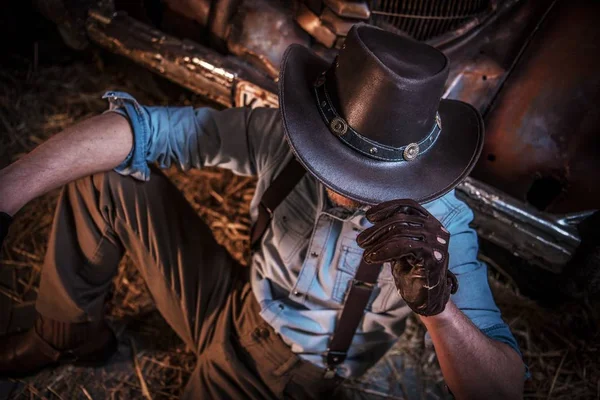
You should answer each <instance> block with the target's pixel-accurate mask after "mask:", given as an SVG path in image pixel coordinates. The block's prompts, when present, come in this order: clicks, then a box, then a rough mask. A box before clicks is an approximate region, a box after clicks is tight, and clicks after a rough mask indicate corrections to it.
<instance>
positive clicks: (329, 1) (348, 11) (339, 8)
mask: <svg viewBox="0 0 600 400" xmlns="http://www.w3.org/2000/svg"><path fill="white" fill-rule="evenodd" d="M323 2H324V3H325V5H326V6H327V7H329V8H330V9H331V10H332V11H333V12H334V13H336V14H337V15H339V16H340V17H344V18H354V19H362V20H367V19H369V17H370V16H371V11H370V9H369V5H368V4H367V2H366V1H362V0H354V1H346V0H323Z"/></svg>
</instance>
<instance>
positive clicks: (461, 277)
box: [445, 196, 529, 376]
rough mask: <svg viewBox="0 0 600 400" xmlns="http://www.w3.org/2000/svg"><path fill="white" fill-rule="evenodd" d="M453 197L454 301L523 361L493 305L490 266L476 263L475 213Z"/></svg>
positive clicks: (451, 263) (451, 265) (451, 262)
mask: <svg viewBox="0 0 600 400" xmlns="http://www.w3.org/2000/svg"><path fill="white" fill-rule="evenodd" d="M452 197H453V199H451V200H452V201H451V204H452V205H453V211H452V217H451V218H449V220H448V221H447V222H446V224H445V225H446V228H447V229H448V231H449V232H450V243H449V254H450V260H449V267H448V268H449V269H450V270H451V271H452V272H453V273H454V274H455V275H456V278H457V279H458V284H459V286H458V291H457V292H456V293H455V294H454V295H452V297H451V298H452V301H453V302H454V304H456V306H457V307H458V308H459V309H460V310H461V311H462V312H463V313H464V314H465V315H466V316H467V317H468V318H469V319H470V320H471V321H472V322H473V324H475V326H477V327H478V328H479V329H480V330H481V332H483V333H484V334H485V335H487V336H488V337H490V338H491V339H494V340H497V341H499V342H502V343H506V344H507V345H509V346H510V347H512V348H513V349H514V350H515V351H516V352H517V353H518V354H519V355H520V356H521V357H522V354H521V351H520V349H519V345H518V344H517V341H516V340H515V337H514V336H513V334H512V333H511V331H510V329H509V327H508V325H507V324H506V323H505V322H504V321H503V320H502V316H501V314H500V310H499V309H498V307H497V305H496V303H495V302H494V298H493V296H492V291H491V289H490V286H489V282H488V274H487V265H486V264H485V263H482V262H480V261H479V260H478V259H477V253H478V251H479V245H478V241H477V233H476V232H475V231H474V230H473V229H472V228H471V227H469V223H470V222H471V221H472V219H473V212H472V211H471V209H470V208H469V207H468V206H467V205H466V204H465V203H463V202H462V201H460V200H458V199H456V198H455V197H454V196H452ZM526 370H527V368H526ZM528 375H529V373H528V370H527V372H526V376H528Z"/></svg>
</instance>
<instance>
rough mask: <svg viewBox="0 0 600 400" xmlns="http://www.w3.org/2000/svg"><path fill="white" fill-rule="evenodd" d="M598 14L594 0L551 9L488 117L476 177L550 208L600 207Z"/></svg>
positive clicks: (563, 3)
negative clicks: (599, 180) (599, 183)
mask: <svg viewBox="0 0 600 400" xmlns="http://www.w3.org/2000/svg"><path fill="white" fill-rule="evenodd" d="M598 15H600V3H599V2H594V1H570V2H568V1H561V2H557V3H556V5H555V6H554V7H553V8H552V9H551V10H550V12H549V13H548V15H547V17H546V19H545V20H544V21H543V23H542V24H541V25H540V26H539V28H538V29H537V32H536V33H535V36H533V37H532V39H531V41H530V42H529V43H528V44H527V46H526V48H524V50H523V52H522V54H521V55H520V57H519V58H518V59H517V61H516V62H515V63H514V67H512V68H511V70H510V74H509V76H507V77H506V78H505V80H504V82H503V85H502V88H501V91H500V92H499V93H498V94H497V96H496V97H495V99H494V101H493V103H492V104H491V106H490V108H489V110H490V111H489V112H488V113H487V115H485V121H486V128H487V134H486V141H485V145H484V150H483V156H482V158H481V161H480V163H479V164H478V166H477V167H476V169H475V171H474V172H473V176H475V177H476V178H478V179H480V180H482V181H484V182H486V183H488V184H490V185H493V186H495V187H497V188H499V189H501V190H503V191H505V192H506V193H509V194H511V195H512V196H514V197H516V198H518V199H521V200H524V201H525V200H528V201H529V202H530V203H534V204H535V205H536V206H538V207H539V208H541V209H545V210H548V211H551V212H556V213H564V212H575V211H582V210H589V209H595V208H598V206H599V205H600V185H598V178H597V175H596V174H597V173H598V171H600V158H599V157H598V155H599V154H600V128H599V127H600V112H598V110H597V107H596V104H597V103H598V101H600V74H599V73H598V65H597V63H596V62H595V61H594V60H597V59H598V55H599V52H600V24H598ZM536 203H538V204H536Z"/></svg>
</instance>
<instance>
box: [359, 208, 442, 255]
mask: <svg viewBox="0 0 600 400" xmlns="http://www.w3.org/2000/svg"><path fill="white" fill-rule="evenodd" d="M424 222H425V221H423V220H422V219H420V217H419V218H417V217H407V216H404V215H399V216H396V217H393V218H390V219H389V220H386V221H383V222H380V223H378V224H376V225H374V226H372V227H370V228H368V229H365V230H364V231H363V232H361V233H360V234H359V235H358V236H357V237H356V242H357V243H358V245H359V246H360V247H362V248H367V247H370V246H373V245H375V244H376V243H377V242H383V241H386V240H390V239H391V238H392V237H393V236H403V237H406V238H412V239H413V240H419V241H423V242H425V243H428V244H429V245H431V246H438V247H443V248H447V247H448V243H449V241H450V234H449V233H448V231H446V230H443V229H442V226H441V225H439V224H433V225H432V224H429V223H428V224H426V225H423V224H424Z"/></svg>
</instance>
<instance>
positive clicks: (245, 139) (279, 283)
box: [105, 92, 519, 377]
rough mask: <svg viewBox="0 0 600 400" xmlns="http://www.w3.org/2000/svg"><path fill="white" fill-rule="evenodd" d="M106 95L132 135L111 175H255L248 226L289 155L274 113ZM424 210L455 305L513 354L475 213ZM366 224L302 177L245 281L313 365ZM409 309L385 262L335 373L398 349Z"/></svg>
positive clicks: (355, 369) (442, 205)
mask: <svg viewBox="0 0 600 400" xmlns="http://www.w3.org/2000/svg"><path fill="white" fill-rule="evenodd" d="M105 98H108V99H109V102H110V107H111V110H114V111H117V112H120V113H121V114H122V115H124V116H127V117H128V118H129V120H130V123H131V126H132V128H133V131H134V135H135V137H134V143H135V144H134V147H133V149H132V151H131V153H130V154H129V156H128V157H127V159H126V160H125V161H124V162H123V163H122V164H121V165H120V166H119V167H118V168H117V169H116V170H117V172H119V173H121V174H126V175H132V176H133V177H135V178H137V179H140V180H147V179H149V176H150V174H149V170H148V163H152V162H157V163H158V164H159V165H160V167H162V168H166V167H169V166H170V165H171V163H172V162H175V163H177V164H178V165H179V166H180V168H182V169H184V170H185V169H188V168H192V167H193V168H202V167H205V166H218V167H223V168H227V169H230V170H232V171H233V172H234V173H237V174H242V175H254V176H257V177H258V184H257V189H256V193H255V196H254V198H253V199H252V202H251V207H250V216H251V219H252V220H253V221H255V220H256V217H257V214H258V212H257V206H258V203H259V202H260V198H261V196H262V194H263V193H264V191H265V190H266V189H267V188H268V187H269V184H270V183H271V182H272V181H273V179H274V178H275V177H276V176H277V174H278V173H279V172H280V171H281V170H282V169H283V167H284V166H285V165H286V164H287V162H288V161H289V160H290V159H291V158H292V157H293V155H292V153H291V150H290V149H289V147H288V145H287V142H286V140H285V137H284V133H283V128H282V124H281V120H280V114H279V112H278V110H276V109H266V108H265V109H253V110H251V109H247V108H237V109H236V108H233V109H227V110H224V111H217V110H214V109H210V108H199V109H193V108H191V107H145V106H141V105H140V104H138V103H137V101H135V99H133V98H132V97H131V96H129V95H128V94H126V93H119V92H108V93H106V95H105ZM424 206H425V208H427V210H428V211H429V212H431V213H432V214H433V215H434V216H435V217H436V218H437V219H438V220H439V221H440V222H441V223H442V224H443V225H444V226H445V227H446V228H447V229H448V231H449V232H450V234H451V237H450V242H449V254H450V260H449V268H450V270H451V271H452V272H454V274H455V275H456V277H457V278H458V281H459V289H458V292H457V293H456V294H454V295H453V296H452V301H453V302H454V303H455V304H456V306H457V307H458V308H459V309H460V310H462V312H463V313H464V314H465V315H466V316H467V317H468V318H469V319H470V320H471V321H473V323H474V324H475V325H476V326H477V327H478V328H479V329H480V330H481V331H482V332H483V333H485V334H486V335H487V336H489V337H490V338H492V339H494V340H498V341H500V342H503V343H506V344H508V345H509V346H511V347H512V348H514V349H515V351H517V352H519V348H518V345H517V343H516V341H515V339H514V337H513V335H512V334H511V332H510V330H509V328H508V326H507V325H506V324H505V323H504V321H503V320H502V318H501V316H500V311H499V310H498V307H497V306H496V304H495V303H494V299H493V297H492V293H491V291H490V288H489V284H488V280H487V268H486V265H485V264H483V263H482V262H480V261H478V260H477V252H478V243H477V235H476V233H475V232H474V231H473V230H472V229H471V228H470V227H469V222H471V219H472V218H473V214H472V212H471V210H470V209H469V208H468V206H467V205H465V204H464V203H463V202H462V201H460V200H458V199H457V198H456V196H455V194H454V192H453V191H452V192H450V193H448V194H446V195H445V196H443V197H441V198H439V199H437V200H435V201H432V202H430V203H427V204H424ZM368 226H369V222H368V221H367V220H366V218H365V215H364V211H362V210H355V211H350V210H347V209H344V208H340V207H333V206H332V205H331V204H329V202H328V200H327V195H326V192H325V188H324V187H323V185H321V184H320V183H319V181H318V180H316V179H315V178H314V177H313V176H312V175H311V174H306V175H305V176H304V178H303V179H302V180H301V181H300V183H299V184H298V185H297V186H296V187H295V188H294V190H293V191H292V192H291V193H290V195H289V196H288V197H287V198H286V199H285V200H284V201H283V203H282V204H281V205H280V206H279V207H278V208H277V209H276V211H275V213H274V216H273V220H272V222H271V226H270V229H268V230H267V232H266V233H265V235H264V237H263V238H262V243H261V246H260V248H259V250H258V251H257V252H256V253H255V254H254V255H253V258H252V264H251V284H252V289H253V292H254V294H255V296H256V299H257V300H258V302H259V304H260V307H261V316H262V317H263V318H264V319H265V320H266V321H267V322H268V323H269V324H270V325H271V326H272V327H273V328H274V329H275V331H276V332H277V333H278V334H279V335H281V338H282V339H283V340H284V341H285V342H286V343H287V344H288V345H289V346H290V347H291V349H292V351H293V352H295V353H297V354H298V355H299V356H301V357H302V358H304V359H306V360H308V361H310V362H312V363H314V364H316V365H318V366H321V367H324V358H323V353H324V352H325V351H326V349H327V347H328V343H329V341H330V339H331V336H332V334H333V332H334V329H335V325H336V321H337V319H338V318H339V315H340V312H341V310H342V307H343V304H344V298H345V296H346V295H347V292H348V287H349V284H350V282H351V280H352V278H353V276H354V274H355V273H356V270H357V268H358V265H359V263H360V259H361V255H362V249H361V248H359V247H358V245H357V244H356V236H357V235H358V234H359V233H360V232H361V231H362V230H364V229H365V228H366V227H368ZM411 312H412V311H411V310H410V309H409V308H408V306H407V305H406V303H405V302H404V300H403V299H402V298H401V297H400V295H399V294H398V292H397V291H396V288H395V285H394V280H393V277H392V274H391V270H390V265H389V264H385V265H384V267H383V269H382V272H381V274H380V276H379V278H378V283H377V286H376V289H375V290H374V292H373V295H372V296H371V299H370V301H369V304H368V307H367V310H366V312H365V316H364V318H363V320H362V321H361V323H360V326H359V328H358V331H357V332H356V335H355V336H354V339H353V342H352V346H351V348H350V350H349V353H348V357H347V359H346V361H345V362H344V363H343V364H341V365H340V366H339V369H338V374H339V375H341V376H344V377H356V376H360V375H361V374H362V373H364V372H365V371H366V369H368V368H369V367H371V366H372V365H373V364H374V363H375V362H376V361H377V360H378V359H379V358H380V357H381V356H383V355H384V353H385V352H386V351H387V350H388V349H390V347H391V346H392V345H393V344H394V343H395V342H396V340H397V339H398V337H399V336H400V335H401V333H402V331H403V329H404V320H405V319H406V317H407V316H408V315H409V314H410V313H411Z"/></svg>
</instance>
